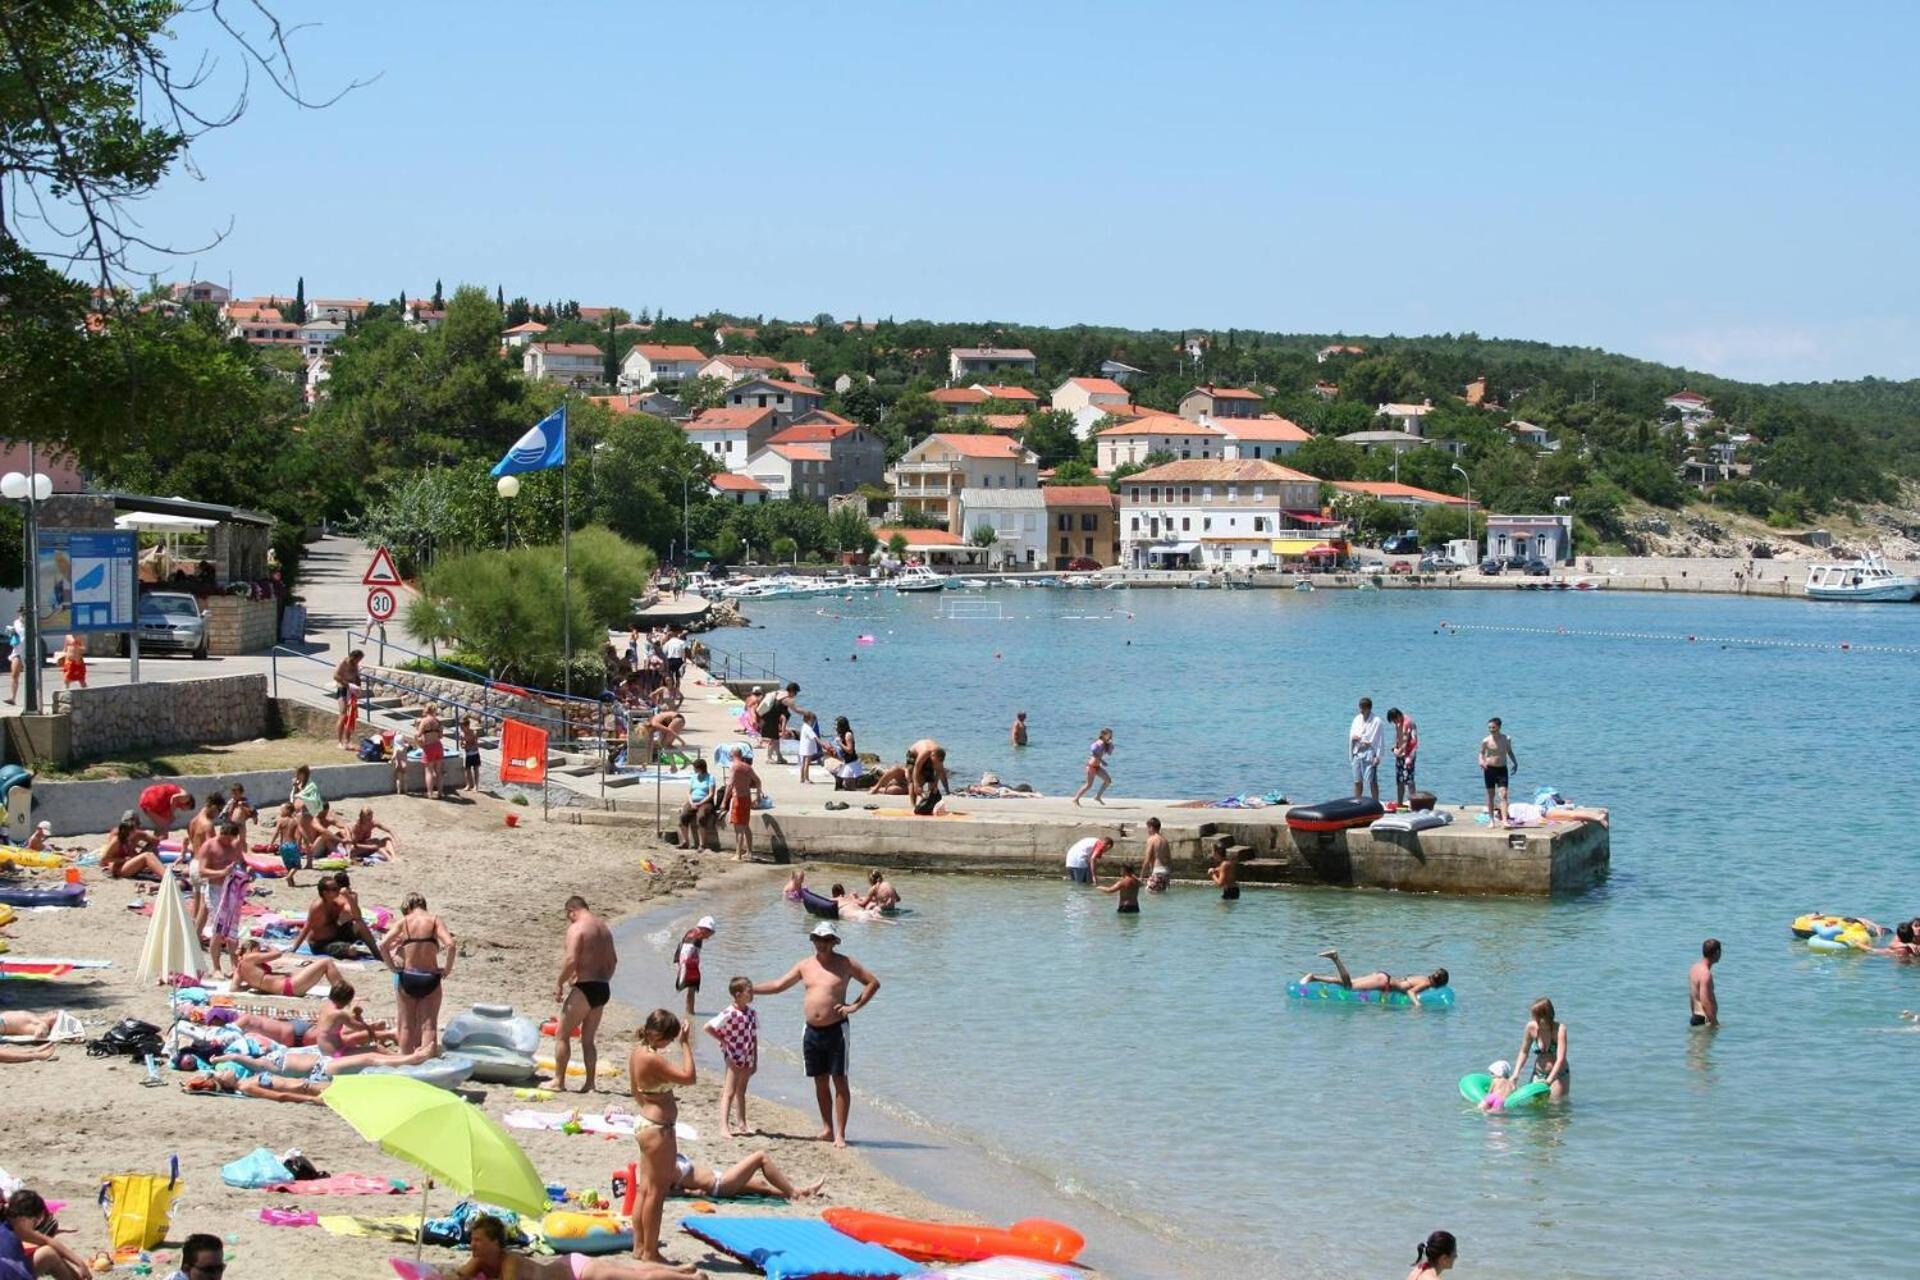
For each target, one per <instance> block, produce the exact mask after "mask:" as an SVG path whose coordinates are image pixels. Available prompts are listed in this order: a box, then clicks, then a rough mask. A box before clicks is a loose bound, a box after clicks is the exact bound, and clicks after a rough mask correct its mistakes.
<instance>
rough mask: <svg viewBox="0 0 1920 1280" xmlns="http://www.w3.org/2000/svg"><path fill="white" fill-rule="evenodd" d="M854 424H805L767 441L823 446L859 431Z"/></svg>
mask: <svg viewBox="0 0 1920 1280" xmlns="http://www.w3.org/2000/svg"><path fill="white" fill-rule="evenodd" d="M858 429H859V428H858V427H857V426H855V425H854V424H853V423H851V422H848V423H838V422H803V423H799V424H796V425H794V426H791V427H788V428H787V429H786V430H784V431H781V432H779V433H778V434H776V435H773V436H770V437H768V439H767V443H768V444H822V443H825V442H827V441H832V440H838V439H839V438H840V437H841V436H844V435H847V434H849V433H850V432H853V431H857V430H858Z"/></svg>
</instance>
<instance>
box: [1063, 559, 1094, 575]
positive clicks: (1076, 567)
mask: <svg viewBox="0 0 1920 1280" xmlns="http://www.w3.org/2000/svg"><path fill="white" fill-rule="evenodd" d="M1099 568H1100V562H1099V561H1098V560H1094V559H1092V558H1090V557H1088V556H1075V557H1074V558H1073V559H1071V560H1069V561H1067V570H1068V571H1069V572H1071V573H1094V572H1097V571H1098V570H1099Z"/></svg>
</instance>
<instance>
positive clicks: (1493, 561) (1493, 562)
mask: <svg viewBox="0 0 1920 1280" xmlns="http://www.w3.org/2000/svg"><path fill="white" fill-rule="evenodd" d="M1506 567H1507V562H1506V561H1505V560H1502V559H1501V558H1500V557H1499V556H1488V557H1487V558H1486V559H1485V560H1482V561H1481V562H1480V572H1482V573H1484V574H1489V575H1492V574H1496V573H1499V572H1500V571H1501V570H1502V569H1504V568H1506Z"/></svg>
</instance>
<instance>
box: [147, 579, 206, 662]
mask: <svg viewBox="0 0 1920 1280" xmlns="http://www.w3.org/2000/svg"><path fill="white" fill-rule="evenodd" d="M140 652H142V653H162V652H165V653H190V654H192V655H193V656H194V657H196V658H204V657H206V656H207V615H206V613H205V612H204V611H203V610H202V609H201V608H200V602H199V601H198V600H196V599H194V598H193V596H192V595H190V594H188V593H187V592H185V591H150V592H148V593H147V594H146V595H143V596H141V597H140Z"/></svg>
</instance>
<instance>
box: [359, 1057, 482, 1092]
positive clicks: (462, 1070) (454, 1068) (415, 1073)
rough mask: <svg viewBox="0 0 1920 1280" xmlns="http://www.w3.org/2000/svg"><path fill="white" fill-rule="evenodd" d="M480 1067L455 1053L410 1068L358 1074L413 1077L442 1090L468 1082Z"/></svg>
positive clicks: (390, 1068) (370, 1069)
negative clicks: (477, 1067)
mask: <svg viewBox="0 0 1920 1280" xmlns="http://www.w3.org/2000/svg"><path fill="white" fill-rule="evenodd" d="M476 1065H478V1064H477V1063H475V1062H474V1060H473V1059H472V1058H467V1057H462V1056H461V1055H459V1054H455V1053H446V1054H442V1055H440V1056H439V1057H437V1058H428V1059H427V1060H426V1061H425V1062H420V1063H415V1064H414V1065H413V1066H410V1067H368V1068H367V1069H366V1070H365V1071H361V1072H358V1073H357V1074H359V1075H363V1076H412V1077H413V1078H414V1079H415V1080H424V1081H425V1082H426V1083H428V1084H430V1085H433V1086H435V1087H436V1088H440V1089H453V1088H457V1087H458V1086H460V1085H463V1084H465V1083H466V1082H467V1077H469V1076H471V1075H472V1074H473V1069H474V1067H475V1066H476Z"/></svg>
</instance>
